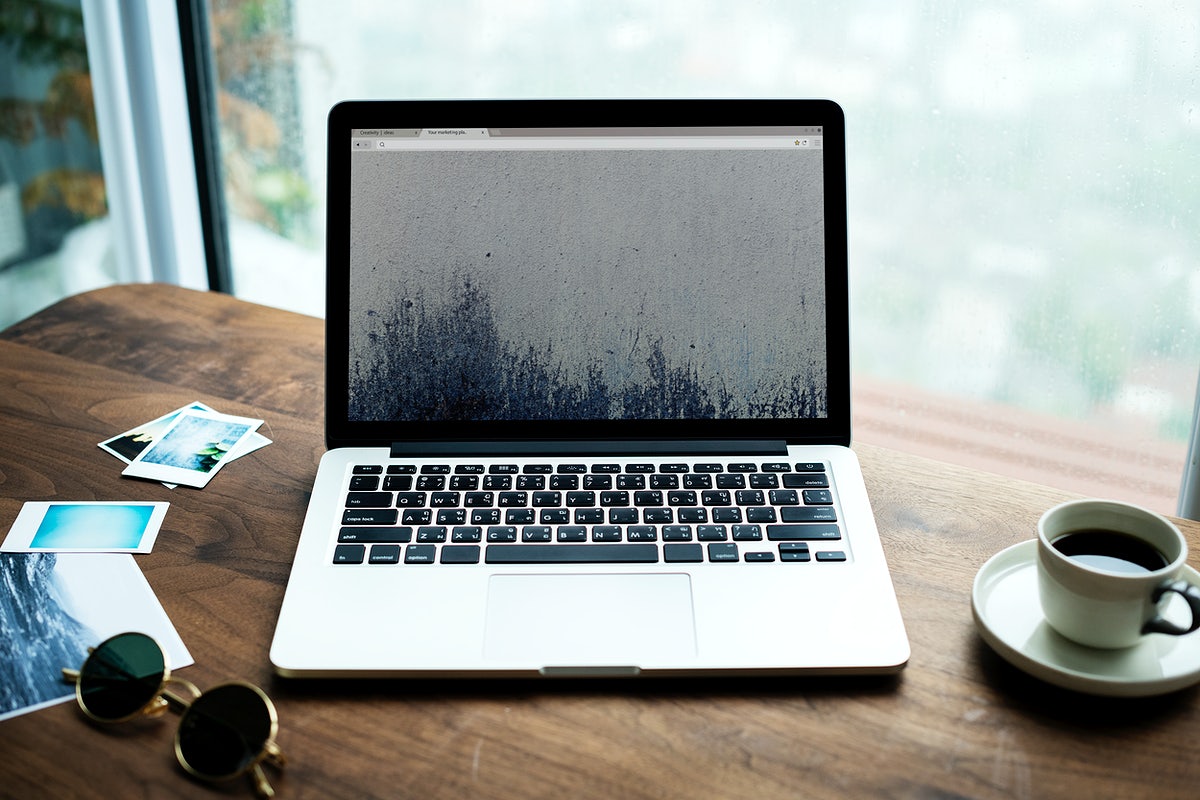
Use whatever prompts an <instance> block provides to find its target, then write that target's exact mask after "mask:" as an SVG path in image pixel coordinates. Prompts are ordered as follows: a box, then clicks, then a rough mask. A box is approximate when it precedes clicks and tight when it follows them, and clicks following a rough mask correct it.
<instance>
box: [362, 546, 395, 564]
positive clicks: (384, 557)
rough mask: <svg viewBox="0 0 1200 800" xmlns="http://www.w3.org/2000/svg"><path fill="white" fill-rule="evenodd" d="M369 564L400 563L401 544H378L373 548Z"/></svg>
mask: <svg viewBox="0 0 1200 800" xmlns="http://www.w3.org/2000/svg"><path fill="white" fill-rule="evenodd" d="M367 563H369V564H399V563H400V545H398V544H377V545H375V546H374V547H372V548H371V556H370V558H368V559H367Z"/></svg>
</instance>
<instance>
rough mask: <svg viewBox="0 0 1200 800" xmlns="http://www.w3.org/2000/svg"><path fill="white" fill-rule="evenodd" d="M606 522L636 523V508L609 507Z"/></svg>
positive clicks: (619, 523)
mask: <svg viewBox="0 0 1200 800" xmlns="http://www.w3.org/2000/svg"><path fill="white" fill-rule="evenodd" d="M608 522H609V524H611V525H636V524H637V523H638V510H637V509H636V508H611V509H609V511H608Z"/></svg>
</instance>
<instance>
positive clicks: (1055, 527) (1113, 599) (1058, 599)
mask: <svg viewBox="0 0 1200 800" xmlns="http://www.w3.org/2000/svg"><path fill="white" fill-rule="evenodd" d="M1187 556H1188V549H1187V540H1186V539H1184V537H1183V534H1182V533H1181V532H1180V530H1179V528H1177V527H1176V526H1175V525H1174V524H1173V523H1172V522H1171V521H1170V520H1168V519H1167V518H1166V517H1163V516H1160V515H1159V514H1155V513H1154V512H1152V511H1147V510H1146V509H1144V508H1139V507H1137V506H1133V505H1128V504H1126V503H1117V502H1113V501H1108V500H1074V501H1071V502H1068V503H1063V504H1062V505H1058V506H1055V507H1054V508H1052V509H1050V510H1049V511H1047V512H1046V513H1045V514H1043V515H1042V518H1041V520H1040V521H1039V522H1038V593H1039V597H1040V598H1041V602H1042V612H1043V614H1045V617H1046V622H1048V623H1049V624H1050V626H1051V627H1052V628H1054V629H1055V630H1056V631H1058V632H1059V633H1061V634H1062V635H1063V636H1065V637H1067V638H1068V639H1071V640H1073V641H1075V642H1078V643H1079V644H1083V645H1087V646H1089V647H1102V648H1119V647H1130V646H1132V645H1135V644H1137V643H1138V642H1140V641H1141V640H1142V637H1143V636H1146V635H1149V634H1154V633H1162V634H1169V635H1173V636H1181V635H1183V634H1187V633H1191V632H1192V631H1195V630H1196V629H1197V628H1200V588H1197V587H1196V586H1194V585H1192V584H1190V583H1188V582H1187V581H1185V580H1183V579H1182V578H1181V574H1182V572H1183V567H1184V565H1185V564H1186V563H1187ZM1172 594H1178V595H1180V596H1181V597H1183V599H1184V600H1186V601H1187V605H1188V607H1189V608H1190V610H1191V617H1192V619H1191V624H1190V625H1188V626H1183V625H1179V624H1177V622H1175V621H1172V620H1168V619H1164V618H1163V617H1162V616H1161V615H1160V613H1159V612H1160V601H1165V600H1166V599H1167V598H1169V597H1171V595H1172Z"/></svg>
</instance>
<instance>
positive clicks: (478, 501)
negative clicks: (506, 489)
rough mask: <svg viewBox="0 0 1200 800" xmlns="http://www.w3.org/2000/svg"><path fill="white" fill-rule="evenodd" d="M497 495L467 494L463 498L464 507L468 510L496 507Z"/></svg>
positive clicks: (483, 493)
mask: <svg viewBox="0 0 1200 800" xmlns="http://www.w3.org/2000/svg"><path fill="white" fill-rule="evenodd" d="M495 497H496V495H495V494H493V493H492V492H467V494H466V496H465V497H463V505H464V506H466V507H467V508H483V507H485V506H494V505H495V504H496V503H495Z"/></svg>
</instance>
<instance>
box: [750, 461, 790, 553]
mask: <svg viewBox="0 0 1200 800" xmlns="http://www.w3.org/2000/svg"><path fill="white" fill-rule="evenodd" d="M762 469H763V472H791V471H792V468H791V466H790V465H788V464H785V463H783V462H782V461H775V462H771V463H769V464H763V465H762ZM747 555H749V553H747Z"/></svg>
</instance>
